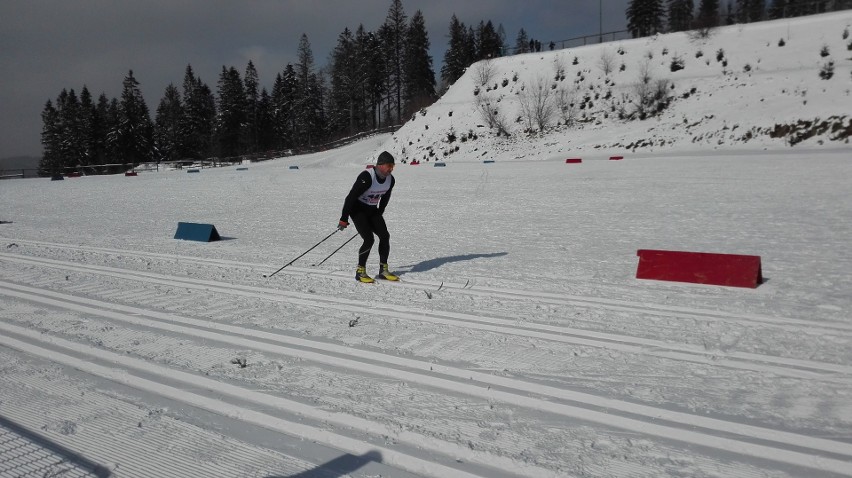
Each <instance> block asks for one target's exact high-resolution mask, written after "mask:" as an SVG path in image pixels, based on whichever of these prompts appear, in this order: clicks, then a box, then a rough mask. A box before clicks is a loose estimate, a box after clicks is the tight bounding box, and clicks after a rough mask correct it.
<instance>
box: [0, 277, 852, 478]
mask: <svg viewBox="0 0 852 478" xmlns="http://www.w3.org/2000/svg"><path fill="white" fill-rule="evenodd" d="M0 286H3V287H5V288H7V289H11V290H9V291H8V292H7V293H6V295H9V296H12V297H17V298H19V299H24V300H30V301H35V302H38V303H42V304H45V305H51V306H54V307H61V308H65V309H70V310H74V311H77V312H83V313H88V314H96V315H100V316H103V317H107V318H110V319H114V320H120V321H123V322H128V323H133V324H138V325H144V326H147V327H154V328H161V329H163V330H168V331H170V332H174V333H181V334H187V335H191V336H193V337H201V338H207V339H210V340H217V341H220V342H224V343H231V344H237V345H242V346H245V347H251V348H254V349H258V350H265V351H270V352H273V353H281V354H286V355H293V356H299V357H302V358H305V359H308V360H312V361H317V362H320V363H325V364H328V365H333V366H336V367H344V368H349V369H353V370H356V371H360V372H366V373H372V374H375V375H379V376H390V377H394V378H398V379H400V380H406V381H411V382H416V383H420V384H423V385H428V386H433V387H438V388H442V389H445V390H452V391H456V392H462V393H466V394H469V395H473V396H479V397H482V398H487V399H489V400H500V401H504V402H506V403H510V404H514V405H517V406H521V407H526V408H530V409H535V410H540V411H542V412H548V413H554V414H559V415H563V416H566V417H571V418H575V419H580V420H585V421H591V422H595V423H598V424H601V425H605V426H611V427H615V428H620V429H624V430H628V431H632V432H636V433H642V434H646V435H654V436H658V437H660V438H664V439H670V440H676V441H681V442H685V443H689V444H693V445H699V446H705V447H711V448H716V449H719V450H723V451H727V452H732V453H737V454H741V455H747V456H752V457H759V458H762V459H769V460H773V461H778V462H781V463H787V464H792V465H796V466H804V467H812V468H815V469H819V470H823V471H829V470H830V471H833V472H839V471H838V470H841V469H843V468H844V467H846V468H848V471H847V473H849V472H852V468H850V467H849V462H845V461H842V460H839V459H835V458H829V457H828V456H818V455H813V454H809V453H805V452H804V450H806V449H810V450H812V451H816V452H820V453H825V454H827V455H838V456H843V457H845V458H850V459H852V444H846V443H842V442H836V441H832V440H825V439H820V438H814V437H807V436H804V435H799V434H795V433H789V432H782V431H778V430H772V429H766V428H762V427H757V426H751V425H743V424H738V423H734V422H726V421H723V420H717V419H712V418H707V417H701V416H697V415H689V414H686V413H680V412H673V411H668V410H664V409H659V408H654V407H650V406H644V405H638V404H633V403H629V402H622V401H619V400H612V399H606V398H602V397H597V396H593V395H590V394H585V393H579V392H573V391H569V390H562V389H558V388H555V387H549V386H543V385H537V384H530V383H527V382H523V381H519V380H514V379H508V378H503V377H498V376H492V375H488V374H483V373H479V372H475V371H469V370H463V369H457V368H454V367H447V366H437V365H435V364H430V363H427V362H421V361H416V360H411V359H404V358H400V357H391V356H385V355H383V354H378V353H375V352H367V351H359V350H354V349H346V350H345V355H349V356H353V357H355V358H357V359H360V360H361V361H358V360H354V359H349V358H344V357H338V356H332V355H329V354H330V353H332V352H334V353H336V354H341V353H343V352H341V351H340V347H339V346H335V347H332V346H331V345H330V344H322V343H318V342H312V341H308V340H304V339H294V338H288V337H284V336H281V335H277V334H271V333H268V332H259V331H250V330H244V329H240V328H239V327H233V326H227V325H222V324H213V323H208V322H204V321H199V320H195V319H187V318H182V317H176V316H172V315H169V314H157V313H152V312H148V311H145V310H142V309H137V308H133V307H126V306H118V305H115V304H107V303H100V302H98V301H93V300H88V299H79V298H73V297H70V296H65V295H63V294H59V293H55V292H47V291H40V290H38V289H33V288H28V287H23V286H14V285H10V284H6V283H0ZM15 290H20V291H21V292H15ZM24 291H27V292H24ZM74 302H80V303H87V304H91V306H89V305H78V304H75V303H74ZM110 308H111V309H122V310H124V311H126V312H127V313H128V314H132V315H126V314H125V313H119V312H114V311H111V310H107V309H110ZM146 315H147V316H150V317H151V318H155V319H158V320H168V321H170V322H173V324H171V323H170V324H157V323H152V322H151V321H149V320H147V319H146V318H145V316H146ZM155 316H156V317H155ZM176 324H185V325H176ZM0 329H5V330H7V331H9V332H13V333H19V334H22V335H26V334H24V333H23V332H27V333H28V334H29V335H26V336H27V337H34V338H37V337H40V334H39V333H38V332H33V331H27V330H26V329H22V328H20V327H17V326H13V325H5V324H4V325H0ZM205 329H214V330H218V331H222V332H226V333H227V334H220V333H218V332H209V331H208V330H205ZM235 335H240V337H235ZM242 337H250V338H242ZM255 339H262V340H269V341H274V342H276V343H278V342H284V343H290V344H292V345H294V346H300V347H305V348H310V349H314V350H319V352H314V351H311V350H303V349H292V348H288V347H284V346H280V345H273V344H269V343H264V342H259V341H257V340H255ZM50 340H53V339H50ZM57 340H61V339H57ZM62 342H63V343H66V342H67V341H62ZM79 347H83V348H85V346H82V345H81V346H79ZM332 349H334V350H332ZM122 357H123V356H122ZM363 360H370V361H371V362H379V364H376V363H368V362H364V361H363ZM137 362H138V360H137ZM394 367H405V368H409V369H413V370H414V371H413V372H412V371H408V370H402V369H400V368H394ZM427 369H428V371H427ZM418 371H420V372H418ZM438 374H441V375H445V376H449V377H452V378H455V379H457V380H448V379H445V378H440V377H436V376H434V375H438ZM471 381H474V382H475V383H471ZM476 382H478V383H476ZM489 384H490V385H492V386H494V388H491V389H489V388H490V387H488V386H487V385H489ZM213 389H215V387H214V388H213ZM530 393H535V394H540V395H544V396H550V397H554V398H558V399H561V400H567V401H571V402H574V403H582V404H585V405H586V406H587V407H591V408H583V407H579V406H574V405H568V404H563V403H554V402H552V401H548V400H542V399H538V398H534V397H530V396H529V394H530ZM615 411H618V412H622V413H624V414H625V416H617V415H615V414H614V413H613V412H615ZM637 415H638V416H643V417H645V418H646V420H639V419H636V418H631V416H637ZM665 422H668V423H665ZM677 425H679V426H682V427H691V428H692V429H685V428H678V427H677ZM697 430H702V431H703V433H702V432H699V431H697ZM744 440H754V441H755V442H757V443H752V442H750V441H744ZM767 443H777V444H778V445H779V447H772V446H769V445H768V444H767ZM798 450H801V451H798ZM841 464H843V465H842V466H841Z"/></svg>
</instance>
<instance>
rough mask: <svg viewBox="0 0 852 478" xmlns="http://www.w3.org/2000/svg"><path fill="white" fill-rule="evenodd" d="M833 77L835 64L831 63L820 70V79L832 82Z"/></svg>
mask: <svg viewBox="0 0 852 478" xmlns="http://www.w3.org/2000/svg"><path fill="white" fill-rule="evenodd" d="M832 76H834V62H833V61H829V62H828V63H826V64H824V65H822V68H820V69H819V77H820V78H821V79H823V80H830V79H831V77H832Z"/></svg>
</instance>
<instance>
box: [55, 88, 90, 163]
mask: <svg viewBox="0 0 852 478" xmlns="http://www.w3.org/2000/svg"><path fill="white" fill-rule="evenodd" d="M56 104H57V107H58V108H57V111H58V113H59V138H60V142H59V157H60V162H61V164H62V166H63V167H64V168H71V167H73V168H79V167H80V166H83V165H85V162H86V153H85V149H84V145H85V132H84V131H83V127H82V122H81V115H80V100H79V99H77V94H76V93H75V92H74V90H73V89H72V90H62V92H61V93H60V94H59V97H58V98H57V99H56Z"/></svg>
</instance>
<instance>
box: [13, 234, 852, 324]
mask: <svg viewBox="0 0 852 478" xmlns="http://www.w3.org/2000/svg"><path fill="white" fill-rule="evenodd" d="M15 241H16V242H17V243H20V244H30V245H36V246H42V247H56V248H62V249H71V250H79V251H87V252H93V253H102V254H121V255H126V256H136V257H151V258H158V259H166V260H172V261H174V260H180V261H187V262H192V263H196V264H206V265H213V266H222V267H228V268H237V269H243V270H250V271H256V270H274V269H276V267H272V266H269V265H267V264H251V263H246V262H240V261H231V260H227V259H208V258H198V257H189V256H179V255H173V254H163V253H154V252H144V251H126V250H122V249H110V248H100V247H91V246H76V245H69V244H60V243H52V242H42V241H32V240H26V239H24V240H18V239H15ZM282 274H283V275H305V274H307V275H314V276H320V277H329V278H335V279H339V280H345V281H351V280H352V277H351V274H349V273H348V272H340V271H326V270H320V269H314V268H305V267H299V266H291V267H288V268H286V269H284V270H282V271H281V272H279V273H278V275H282ZM390 285H391V286H393V287H405V288H412V289H417V290H421V289H424V288H426V289H429V290H436V289H439V288H440V289H441V290H442V291H451V292H457V293H464V294H467V295H471V296H481V297H500V298H505V299H523V300H529V299H535V300H536V301H538V302H541V303H544V304H553V305H564V306H571V307H585V308H595V309H605V310H612V311H621V312H636V311H642V312H646V313H653V314H655V315H659V316H661V317H671V318H677V319H699V320H706V321H724V322H735V323H738V324H742V323H745V322H753V323H759V324H767V325H772V326H775V327H780V328H782V329H783V330H789V331H793V332H797V331H800V330H801V328H802V327H807V328H808V329H809V330H824V331H827V332H828V331H830V332H837V331H845V332H852V324H849V323H845V322H827V321H812V320H806V319H796V318H787V317H774V316H764V315H760V314H743V313H726V312H725V313H723V312H719V311H716V310H706V309H699V308H693V307H679V306H668V305H660V304H647V303H639V302H633V301H627V300H619V299H604V298H598V297H585V296H577V295H570V294H559V293H553V292H545V291H540V290H522V289H507V288H498V287H488V286H478V285H476V284H471V281H467V282H465V283H461V282H459V283H456V282H452V281H445V282H440V283H439V282H427V281H416V280H408V279H406V280H404V281H401V282H396V283H392V284H390Z"/></svg>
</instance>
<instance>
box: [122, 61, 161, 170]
mask: <svg viewBox="0 0 852 478" xmlns="http://www.w3.org/2000/svg"><path fill="white" fill-rule="evenodd" d="M153 129H154V128H153V124H152V123H151V116H150V114H149V111H148V105H146V104H145V99H144V98H143V97H142V92H141V91H140V90H139V82H138V81H136V78H134V77H133V71H132V70H131V71H130V72H129V73H128V74H127V76H126V77H125V78H124V82H123V90H122V93H121V102H120V103H119V107H118V125H117V131H116V133H117V135H116V141H117V143H116V144H117V147H118V156H119V158H118V159H119V160H121V161H122V162H124V163H131V164H134V165H136V164H139V163H142V162H145V161H149V160H150V159H151V157H152V151H153Z"/></svg>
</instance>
